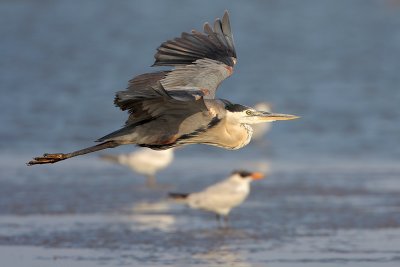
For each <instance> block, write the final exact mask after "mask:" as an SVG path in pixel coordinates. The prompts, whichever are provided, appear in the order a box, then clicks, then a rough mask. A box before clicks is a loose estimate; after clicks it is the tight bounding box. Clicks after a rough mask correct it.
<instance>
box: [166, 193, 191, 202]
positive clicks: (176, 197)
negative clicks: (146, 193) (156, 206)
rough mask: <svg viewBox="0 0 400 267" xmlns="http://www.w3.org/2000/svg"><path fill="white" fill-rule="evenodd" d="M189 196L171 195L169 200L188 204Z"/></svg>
mask: <svg viewBox="0 0 400 267" xmlns="http://www.w3.org/2000/svg"><path fill="white" fill-rule="evenodd" d="M188 196H189V194H182V193H169V194H168V198H169V199H171V200H174V201H176V202H181V203H186V201H187V198H188Z"/></svg>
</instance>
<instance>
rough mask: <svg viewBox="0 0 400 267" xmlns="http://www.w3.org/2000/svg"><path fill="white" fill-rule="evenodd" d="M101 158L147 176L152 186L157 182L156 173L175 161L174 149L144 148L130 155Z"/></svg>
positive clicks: (104, 156)
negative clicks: (155, 179)
mask: <svg viewBox="0 0 400 267" xmlns="http://www.w3.org/2000/svg"><path fill="white" fill-rule="evenodd" d="M101 158H102V159H105V160H108V161H112V162H116V163H119V164H121V165H124V166H127V167H129V168H130V169H132V170H133V171H135V172H137V173H139V174H142V175H145V176H146V177H148V184H149V185H150V184H152V183H154V182H155V181H154V176H155V175H156V173H157V172H158V171H160V170H162V169H164V168H166V167H167V166H168V165H169V164H171V162H172V160H173V159H174V152H173V149H167V150H152V149H149V148H142V149H139V150H137V151H135V152H132V153H129V154H120V155H103V156H102V157H101ZM150 180H151V181H150Z"/></svg>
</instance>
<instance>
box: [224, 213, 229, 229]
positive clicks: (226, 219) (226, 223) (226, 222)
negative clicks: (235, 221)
mask: <svg viewBox="0 0 400 267" xmlns="http://www.w3.org/2000/svg"><path fill="white" fill-rule="evenodd" d="M228 222H229V217H228V215H225V216H224V227H225V228H228V227H229V223H228Z"/></svg>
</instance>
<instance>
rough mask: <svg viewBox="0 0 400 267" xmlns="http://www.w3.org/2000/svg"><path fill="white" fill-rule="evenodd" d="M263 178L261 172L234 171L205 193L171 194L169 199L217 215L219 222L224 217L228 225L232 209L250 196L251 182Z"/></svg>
mask: <svg viewBox="0 0 400 267" xmlns="http://www.w3.org/2000/svg"><path fill="white" fill-rule="evenodd" d="M263 177H264V175H263V174H262V173H260V172H253V173H251V172H247V171H234V172H233V173H232V174H231V175H230V176H229V177H228V178H227V179H225V180H223V181H221V182H219V183H216V184H214V185H211V186H209V187H207V188H206V189H204V190H203V191H200V192H196V193H191V194H181V193H170V194H169V197H170V198H171V199H173V200H175V201H178V202H181V203H184V204H187V205H188V206H189V207H191V208H193V209H201V210H205V211H210V212H213V213H215V214H216V217H217V220H218V222H220V218H221V216H223V217H224V220H225V223H226V222H227V220H228V215H229V212H230V211H231V210H232V208H234V207H236V206H238V205H240V204H241V203H242V202H243V201H244V200H245V199H246V198H247V196H248V195H249V193H250V182H251V181H253V180H258V179H261V178H263Z"/></svg>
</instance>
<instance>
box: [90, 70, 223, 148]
mask: <svg viewBox="0 0 400 267" xmlns="http://www.w3.org/2000/svg"><path fill="white" fill-rule="evenodd" d="M157 75H162V73H158V74H149V75H147V74H145V75H142V78H141V79H144V80H146V79H150V80H151V79H152V76H157ZM153 78H154V77H153ZM148 82H149V81H148ZM132 83H135V85H137V87H136V89H137V90H125V91H120V92H118V93H117V95H116V97H115V104H116V105H118V106H119V107H120V108H121V109H122V110H128V111H129V113H130V115H129V118H128V120H127V121H126V124H125V127H123V128H122V129H120V130H118V131H115V132H112V133H111V134H108V135H106V136H104V137H102V138H100V139H98V141H100V142H104V141H111V140H112V141H122V142H127V143H135V144H138V145H140V146H147V147H151V148H153V149H166V148H170V147H173V146H176V145H178V144H179V143H181V142H182V140H185V139H187V138H190V137H192V136H195V135H197V134H199V133H200V132H203V131H205V130H206V129H208V128H209V127H211V126H213V125H214V124H215V123H217V120H218V121H219V119H218V117H217V116H216V114H213V113H211V112H210V111H209V110H208V108H207V106H206V104H205V102H204V100H203V98H199V99H192V100H190V99H188V100H185V101H182V100H177V99H175V98H173V97H171V96H170V95H169V93H168V92H167V91H166V90H165V89H164V88H163V86H162V85H161V84H160V83H159V82H158V83H157V84H155V85H154V86H153V87H151V88H147V87H145V88H144V89H143V90H141V89H142V88H141V87H140V79H139V80H133V81H132ZM160 129H161V130H160Z"/></svg>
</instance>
